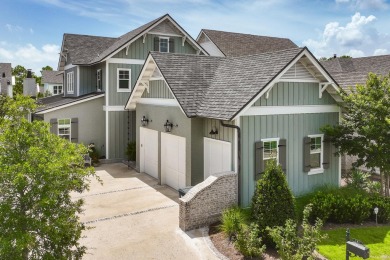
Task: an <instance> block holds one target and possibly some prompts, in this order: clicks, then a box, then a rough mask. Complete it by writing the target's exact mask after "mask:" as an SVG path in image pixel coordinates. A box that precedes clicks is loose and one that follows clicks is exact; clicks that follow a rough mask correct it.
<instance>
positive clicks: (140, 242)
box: [74, 163, 218, 259]
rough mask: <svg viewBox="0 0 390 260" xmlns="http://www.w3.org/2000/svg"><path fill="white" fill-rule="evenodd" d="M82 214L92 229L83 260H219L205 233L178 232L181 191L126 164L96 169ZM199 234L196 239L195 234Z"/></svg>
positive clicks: (85, 194)
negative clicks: (98, 178)
mask: <svg viewBox="0 0 390 260" xmlns="http://www.w3.org/2000/svg"><path fill="white" fill-rule="evenodd" d="M96 173H97V175H98V176H99V177H100V179H101V180H102V181H103V185H101V184H100V183H99V182H98V181H96V180H91V188H90V190H89V191H88V192H85V193H83V194H74V198H80V197H82V198H83V199H84V201H85V205H84V209H85V211H84V212H83V214H82V215H81V216H80V217H81V221H82V222H84V223H85V224H86V225H87V226H88V227H91V229H89V230H86V231H85V232H84V233H83V235H84V237H83V239H82V240H81V244H82V245H85V246H87V248H88V250H87V254H86V255H85V256H84V258H83V259H218V257H216V255H215V254H214V253H213V252H212V251H211V250H210V247H209V246H208V245H207V242H206V241H207V239H205V238H204V237H203V236H204V234H203V235H202V234H201V233H202V232H189V233H184V232H183V231H182V230H181V229H180V228H179V204H178V193H177V192H176V191H175V190H173V189H171V188H169V187H167V186H165V185H162V186H161V185H158V184H157V180H156V179H154V178H152V177H150V176H149V175H146V174H142V173H137V172H135V171H134V170H132V169H129V168H128V167H127V166H126V165H124V164H122V163H116V164H103V165H102V166H101V167H97V168H96ZM194 234H197V235H194Z"/></svg>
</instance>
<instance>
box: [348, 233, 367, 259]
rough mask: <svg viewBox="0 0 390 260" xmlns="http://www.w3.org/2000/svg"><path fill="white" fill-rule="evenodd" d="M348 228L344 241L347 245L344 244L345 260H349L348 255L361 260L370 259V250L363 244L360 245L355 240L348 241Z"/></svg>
mask: <svg viewBox="0 0 390 260" xmlns="http://www.w3.org/2000/svg"><path fill="white" fill-rule="evenodd" d="M349 235H350V233H349V228H348V229H347V233H346V239H347V243H346V258H345V259H346V260H349V256H350V254H354V255H356V256H359V257H361V258H363V259H367V258H369V257H370V249H369V248H368V247H366V246H365V245H363V243H361V242H360V241H357V240H354V239H352V240H350V239H349Z"/></svg>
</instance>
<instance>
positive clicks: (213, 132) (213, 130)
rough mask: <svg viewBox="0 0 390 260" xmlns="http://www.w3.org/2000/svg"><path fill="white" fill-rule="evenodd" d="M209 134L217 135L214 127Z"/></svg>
mask: <svg viewBox="0 0 390 260" xmlns="http://www.w3.org/2000/svg"><path fill="white" fill-rule="evenodd" d="M209 134H210V135H217V134H218V129H217V128H216V127H213V128H212V129H211V131H210V133H209Z"/></svg>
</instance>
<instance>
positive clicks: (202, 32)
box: [196, 30, 226, 57]
mask: <svg viewBox="0 0 390 260" xmlns="http://www.w3.org/2000/svg"><path fill="white" fill-rule="evenodd" d="M202 34H203V35H204V36H205V37H206V38H207V39H208V40H209V41H210V42H211V43H212V44H214V46H215V48H216V49H217V50H218V51H219V53H220V56H221V57H226V55H225V54H224V53H223V52H222V51H221V49H220V48H219V47H218V45H216V44H215V43H214V42H213V41H212V40H211V39H210V38H209V37H208V36H207V34H206V33H205V32H204V31H203V30H202V31H201V32H200V33H199V35H198V38H196V41H197V42H198V41H199V39H200V37H201V36H202ZM199 45H200V44H199ZM202 48H203V47H202Z"/></svg>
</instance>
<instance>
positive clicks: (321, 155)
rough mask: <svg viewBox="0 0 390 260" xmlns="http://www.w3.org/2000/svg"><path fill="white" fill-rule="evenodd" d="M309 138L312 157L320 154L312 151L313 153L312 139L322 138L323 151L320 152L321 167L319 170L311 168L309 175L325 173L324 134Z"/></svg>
mask: <svg viewBox="0 0 390 260" xmlns="http://www.w3.org/2000/svg"><path fill="white" fill-rule="evenodd" d="M308 137H309V138H310V155H312V154H317V153H318V152H313V153H312V151H311V138H317V137H321V151H320V152H319V153H320V167H319V168H310V171H309V172H308V174H309V175H312V174H319V173H323V172H324V166H323V162H324V134H316V135H308Z"/></svg>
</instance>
